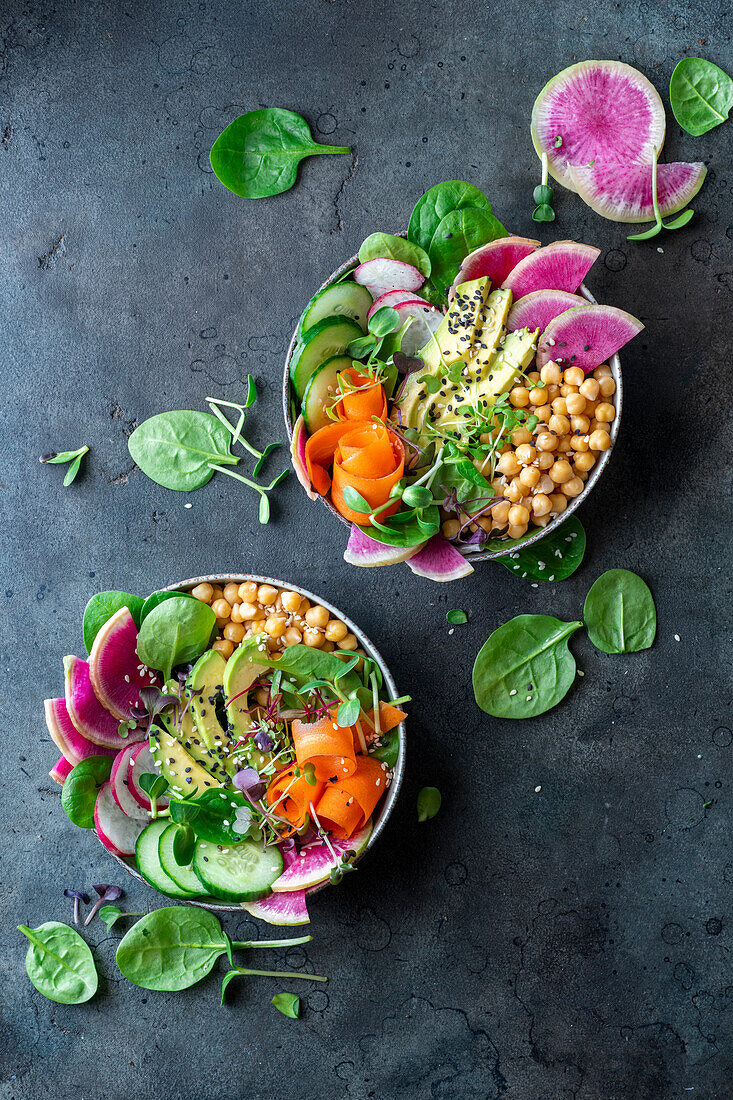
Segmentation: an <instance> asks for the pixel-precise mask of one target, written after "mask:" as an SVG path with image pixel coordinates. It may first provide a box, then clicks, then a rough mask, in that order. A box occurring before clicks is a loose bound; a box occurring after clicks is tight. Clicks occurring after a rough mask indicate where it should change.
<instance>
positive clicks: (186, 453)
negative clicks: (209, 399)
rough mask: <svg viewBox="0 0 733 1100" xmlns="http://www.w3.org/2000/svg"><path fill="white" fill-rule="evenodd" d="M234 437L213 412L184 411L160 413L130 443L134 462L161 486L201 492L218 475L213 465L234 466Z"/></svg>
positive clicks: (139, 430) (132, 437)
mask: <svg viewBox="0 0 733 1100" xmlns="http://www.w3.org/2000/svg"><path fill="white" fill-rule="evenodd" d="M231 442H232V436H231V432H228V431H227V429H226V428H225V427H224V425H223V424H222V423H221V422H220V421H219V420H217V418H216V417H215V416H212V415H211V413H204V412H193V411H189V410H186V409H180V410H177V411H174V412H163V413H158V414H157V415H156V416H151V417H150V419H149V420H145V421H143V423H142V424H141V425H140V426H139V427H138V428H135V431H134V432H133V433H132V435H131V436H130V438H129V440H128V443H127V445H128V448H129V451H130V455H131V457H132V460H133V462H135V463H136V464H137V465H138V466H139V467H140V469H141V470H142V472H143V473H144V474H147V476H148V477H149V478H150V479H151V481H154V482H155V483H156V484H157V485H162V486H163V487H164V488H166V489H175V490H177V491H178V492H187V491H188V490H191V489H200V488H201V486H202V485H205V484H206V483H207V481H210V480H211V478H212V477H213V476H214V471H213V470H212V469H211V466H210V465H209V463H212V462H213V463H218V464H219V465H221V464H224V465H230V466H234V465H236V464H237V463H238V462H239V459H238V458H237V457H236V456H235V455H233V454H232V452H231V447H230V445H231Z"/></svg>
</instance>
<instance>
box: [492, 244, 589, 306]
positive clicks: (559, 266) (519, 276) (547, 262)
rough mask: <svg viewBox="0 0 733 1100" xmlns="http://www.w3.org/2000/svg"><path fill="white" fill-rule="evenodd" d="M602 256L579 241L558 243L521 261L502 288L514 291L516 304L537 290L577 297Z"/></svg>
mask: <svg viewBox="0 0 733 1100" xmlns="http://www.w3.org/2000/svg"><path fill="white" fill-rule="evenodd" d="M600 254H601V250H600V248H593V247H592V245H589V244H581V243H580V242H579V241H555V242H554V244H548V245H545V247H544V248H538V249H537V251H536V252H532V253H530V255H529V256H525V257H524V259H523V260H520V261H519V263H518V264H517V266H516V267H515V268H513V270H512V271H510V272H509V274H508V275H507V277H506V279H505V280H504V282H503V283H502V287H504V288H508V289H509V290H511V292H512V294H513V296H514V301H515V302H516V301H518V300H519V299H520V298H524V296H525V295H526V294H531V293H532V292H533V291H535V290H566V291H567V292H568V293H569V294H574V293H575V291H576V290H577V289H578V287H579V286H580V284H581V283H582V282H583V279H584V278H585V277H586V275H587V274H588V272H589V271H590V269H591V268H592V267H593V264H594V263H595V262H596V260H597V259H598V257H599V256H600Z"/></svg>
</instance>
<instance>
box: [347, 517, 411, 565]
mask: <svg viewBox="0 0 733 1100" xmlns="http://www.w3.org/2000/svg"><path fill="white" fill-rule="evenodd" d="M419 549H420V547H419V546H407V547H404V546H386V545H385V544H384V543H383V542H376V541H375V540H374V539H373V538H370V537H369V535H365V534H364V532H363V531H362V530H361V528H359V527H357V526H356V524H354V523H352V525H351V534H350V535H349V542H348V545H347V547H346V549H345V550H344V561H345V562H348V564H349V565H360V566H363V567H365V568H371V567H372V566H377V565H397V564H398V562H401V561H407V559H408V558H411V557H412V555H413V554H416V553H417V552H418V550H419Z"/></svg>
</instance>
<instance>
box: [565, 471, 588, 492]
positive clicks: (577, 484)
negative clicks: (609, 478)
mask: <svg viewBox="0 0 733 1100" xmlns="http://www.w3.org/2000/svg"><path fill="white" fill-rule="evenodd" d="M584 488H585V485H584V484H583V479H582V477H578V476H577V474H576V476H575V477H571V478H570V481H566V482H565V484H564V485H563V487H562V491H563V493H564V494H565V496H566V497H577V496H580V494H581V493H582V492H583V489H584Z"/></svg>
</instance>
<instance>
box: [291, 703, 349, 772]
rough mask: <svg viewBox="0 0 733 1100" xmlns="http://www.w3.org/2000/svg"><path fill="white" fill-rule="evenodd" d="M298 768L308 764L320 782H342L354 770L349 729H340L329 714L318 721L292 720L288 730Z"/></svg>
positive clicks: (344, 727) (342, 727) (346, 727)
mask: <svg viewBox="0 0 733 1100" xmlns="http://www.w3.org/2000/svg"><path fill="white" fill-rule="evenodd" d="M290 730H291V733H292V737H293V744H294V745H295V759H296V760H297V761H298V767H299V768H301V769H302V768H304V767H305V765H306V764H308V763H311V764H313V767H314V769H315V773H316V779H317V780H320V781H322V782H324V783H325V782H326V781H327V780H333V779H339V780H340V779H345V778H346V777H347V776H349V775H351V774H352V773H353V772H354V771H355V770H356V753H355V750H354V734H353V731H352V729H351V726H339V725H338V724H337V723H336V722H335V721H334V719H333V718H332V717H331V716H330V715H326V717H325V718H321V719H320V720H319V721H317V722H301V721H300V720H299V719H298V718H294V719H293V722H292V725H291V727H290Z"/></svg>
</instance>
